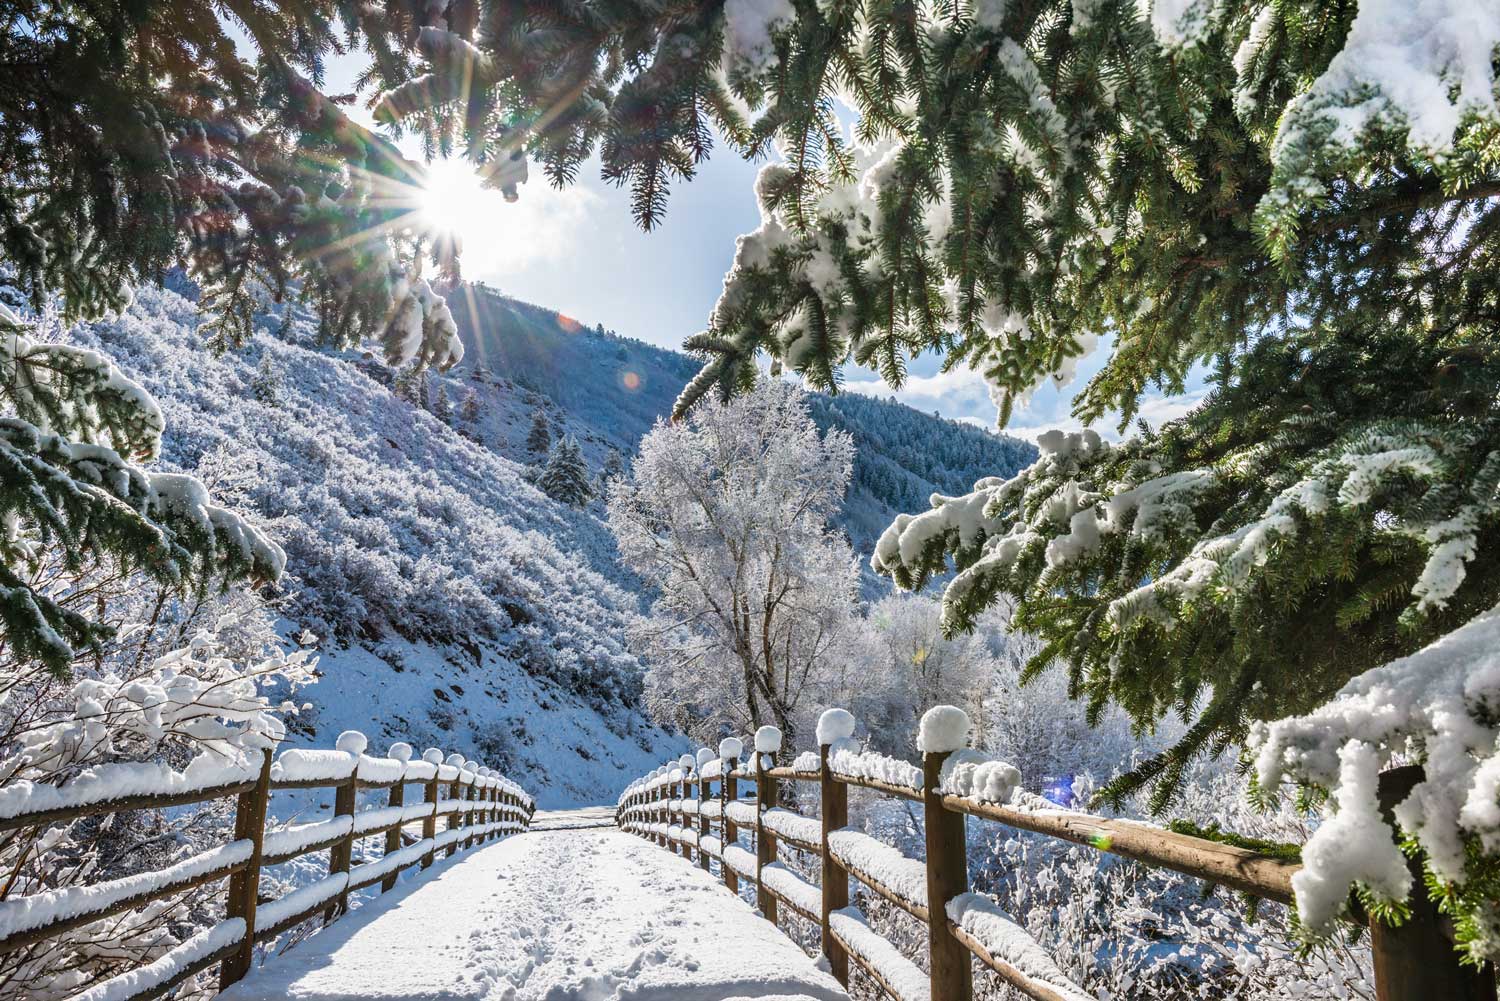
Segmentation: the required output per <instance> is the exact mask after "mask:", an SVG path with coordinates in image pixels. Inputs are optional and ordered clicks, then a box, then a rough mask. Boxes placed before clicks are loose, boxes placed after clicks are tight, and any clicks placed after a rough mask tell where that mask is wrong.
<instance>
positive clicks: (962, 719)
mask: <svg viewBox="0 0 1500 1001" xmlns="http://www.w3.org/2000/svg"><path fill="white" fill-rule="evenodd" d="M968 738H969V714H968V713H966V712H964V711H963V710H962V709H960V708H958V707H957V706H933V707H932V708H931V709H929V710H927V711H926V712H925V713H923V714H922V722H921V725H920V727H919V728H918V730H917V750H919V751H922V752H924V753H927V754H941V753H943V752H945V751H957V750H959V749H960V748H962V747H963V746H964V742H965V741H966V740H968Z"/></svg>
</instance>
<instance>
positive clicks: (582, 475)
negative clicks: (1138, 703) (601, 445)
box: [537, 435, 594, 507]
mask: <svg viewBox="0 0 1500 1001" xmlns="http://www.w3.org/2000/svg"><path fill="white" fill-rule="evenodd" d="M537 485H538V486H539V487H541V489H542V492H543V493H545V494H546V495H547V496H548V497H551V498H552V499H553V500H556V501H561V502H562V503H564V504H571V505H572V506H573V507H583V506H584V505H585V504H587V503H588V502H589V501H591V500H593V498H594V488H593V486H592V485H591V484H590V483H589V467H588V463H586V462H585V461H584V459H583V451H582V450H581V449H580V448H579V447H578V441H577V439H575V438H574V437H573V436H572V435H565V436H563V438H562V439H561V440H560V441H558V443H557V444H556V445H555V446H553V448H552V453H551V454H550V455H548V456H547V465H546V468H544V469H543V470H542V475H541V478H540V479H539V480H538V481H537Z"/></svg>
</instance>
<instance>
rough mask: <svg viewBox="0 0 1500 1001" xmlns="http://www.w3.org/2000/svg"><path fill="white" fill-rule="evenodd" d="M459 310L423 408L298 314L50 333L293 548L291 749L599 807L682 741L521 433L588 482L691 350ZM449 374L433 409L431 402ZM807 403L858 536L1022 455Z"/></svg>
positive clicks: (384, 373)
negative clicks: (255, 320)
mask: <svg viewBox="0 0 1500 1001" xmlns="http://www.w3.org/2000/svg"><path fill="white" fill-rule="evenodd" d="M184 291H186V292H187V293H188V294H189V295H191V292H192V290H191V289H184ZM454 304H455V307H456V308H455V313H456V314H458V315H459V316H461V317H467V320H466V321H465V323H464V324H463V330H464V337H465V339H466V341H467V343H468V347H469V352H470V353H469V357H468V359H467V360H466V362H465V363H464V365H462V366H460V367H459V368H458V369H455V370H454V371H453V372H450V373H449V374H447V375H443V376H438V375H431V376H429V377H428V384H427V391H428V394H429V396H430V397H431V399H432V402H431V403H430V404H429V408H428V409H423V408H422V407H421V406H417V405H413V404H412V403H410V402H408V401H407V400H406V399H403V398H402V397H401V396H400V395H398V394H397V393H396V392H395V391H394V387H395V385H396V382H397V380H396V379H395V377H394V376H393V373H392V372H391V371H390V370H389V369H387V368H386V367H385V366H383V365H382V364H380V363H379V362H377V361H375V360H374V359H373V358H371V357H370V356H367V355H361V354H358V353H351V352H344V353H338V352H330V351H328V350H326V349H324V348H322V347H320V346H319V345H318V344H317V341H316V327H315V324H314V323H313V322H312V321H311V320H310V319H305V318H297V319H294V322H293V323H292V324H291V326H290V328H289V329H287V330H285V331H282V332H279V333H277V334H274V335H273V334H272V333H270V332H269V328H270V327H271V326H279V324H278V323H275V322H274V320H273V321H272V322H269V323H268V324H267V329H263V330H262V331H261V332H260V333H259V334H258V336H257V337H256V338H255V340H254V341H253V342H252V343H251V344H249V345H248V346H247V347H246V348H245V349H244V350H242V351H239V352H231V353H228V354H224V355H216V354H214V353H212V352H211V351H209V350H208V349H207V347H206V346H205V344H204V343H203V340H202V336H201V334H200V333H199V332H198V330H197V324H198V322H199V317H198V314H197V308H196V305H195V304H194V303H193V302H192V301H190V300H189V299H188V298H184V297H183V296H181V295H178V294H177V293H176V292H173V291H168V290H163V289H159V288H153V287H147V288H142V289H141V290H140V291H139V293H138V296H137V299H136V301H135V304H134V305H133V306H132V307H131V308H130V310H129V311H128V313H127V314H125V315H124V316H122V317H120V318H118V319H113V320H108V321H104V322H100V323H95V324H86V325H83V326H80V327H78V328H75V329H74V330H72V331H71V332H68V333H66V334H63V333H62V331H61V330H60V328H58V329H55V330H54V333H56V335H57V336H65V337H67V338H68V339H70V340H72V341H75V342H77V343H79V344H81V345H83V346H87V347H93V348H98V349H100V350H102V351H104V352H106V353H107V354H109V355H110V356H111V357H113V358H114V359H115V360H116V361H117V362H118V363H119V364H120V365H121V367H122V368H123V369H124V370H125V371H127V372H129V373H131V374H132V375H133V376H134V377H136V378H138V379H140V380H141V381H142V382H143V383H144V384H145V386H146V388H147V389H148V390H149V391H150V392H151V393H152V394H153V395H154V396H155V397H156V398H157V400H158V401H159V402H160V404H161V407H162V410H163V413H164V416H165V419H166V425H167V428H168V431H167V434H166V437H165V439H164V443H163V457H162V461H163V464H164V465H165V466H167V467H169V468H170V467H176V468H180V469H183V470H186V471H190V472H195V473H196V474H197V475H199V476H200V477H201V478H202V479H203V480H204V481H205V483H207V484H208V486H209V487H210V489H211V491H212V493H213V495H214V497H215V499H216V500H217V501H218V502H219V503H224V504H227V505H230V506H233V507H236V508H239V509H243V510H245V511H248V512H250V513H251V514H252V515H253V516H255V517H256V518H257V520H258V521H259V522H260V523H261V524H262V525H263V526H264V527H265V528H266V529H267V530H268V531H269V532H270V533H271V535H272V536H273V537H274V538H275V539H276V540H277V541H278V542H279V543H280V544H281V546H282V547H284V548H285V550H286V553H287V578H286V580H284V581H283V585H282V586H283V591H284V594H283V595H282V596H281V599H280V601H281V605H280V612H281V615H282V616H283V619H284V632H285V633H286V635H287V636H288V637H291V636H294V635H300V634H301V633H302V632H303V630H308V631H310V632H311V633H312V634H313V635H315V636H316V637H317V640H316V646H317V648H318V650H319V652H320V655H321V658H322V659H321V665H320V671H321V680H320V681H319V682H318V683H317V684H316V685H314V686H312V687H311V688H310V689H306V690H304V691H303V692H301V693H299V695H298V699H299V701H307V702H309V703H311V709H310V710H308V711H307V712H306V713H305V714H304V715H303V716H302V717H301V718H300V719H298V720H295V721H294V722H293V724H292V725H293V730H294V733H295V734H296V736H297V739H298V740H300V741H305V742H307V743H310V744H319V745H323V746H326V745H329V744H330V743H331V742H332V740H333V738H334V736H335V735H336V734H337V733H338V732H339V731H341V730H343V729H348V728H353V729H358V730H361V731H363V732H365V733H367V734H368V735H369V736H370V738H371V740H372V742H374V744H375V745H376V746H377V747H379V746H381V745H382V744H383V743H387V742H389V741H392V740H396V739H404V740H410V741H412V742H414V743H417V744H418V745H419V746H428V745H431V746H437V747H441V748H444V749H448V750H463V751H465V752H466V753H469V752H472V753H475V754H478V755H479V756H481V757H483V758H484V759H485V760H486V761H490V762H494V763H495V764H496V765H497V766H499V767H502V768H505V769H507V770H509V771H511V772H512V773H514V774H526V775H527V776H528V782H529V787H530V788H531V789H532V790H533V791H534V792H535V793H536V794H537V797H538V800H539V802H540V803H541V804H542V805H543V806H549V807H550V806H558V805H566V804H572V803H585V802H596V801H602V800H603V799H606V798H608V797H609V796H612V795H613V793H614V792H615V791H616V790H617V789H618V788H619V787H620V785H621V784H623V782H624V781H626V780H627V779H628V777H629V776H631V775H634V774H638V773H640V772H641V771H644V770H647V768H648V767H649V764H650V763H651V762H654V761H659V760H660V759H661V758H662V757H664V756H667V755H669V754H672V753H676V752H677V751H678V750H679V744H680V741H679V740H678V739H677V738H676V737H674V736H672V735H669V734H667V733H664V732H663V731H661V730H660V729H658V728H657V727H655V726H653V725H651V724H650V723H649V721H647V720H646V719H645V718H644V716H643V715H642V712H641V708H640V706H641V700H640V694H641V687H642V670H641V665H640V663H639V661H638V660H637V658H636V657H635V656H634V655H632V654H631V653H630V652H629V651H628V650H627V649H626V648H625V645H624V639H623V638H624V636H625V634H626V631H627V627H628V625H629V623H630V622H631V621H632V620H633V619H634V617H635V616H636V615H637V614H638V613H639V611H640V609H641V607H642V606H641V596H640V594H639V593H638V590H637V589H638V587H639V582H637V581H636V580H634V579H633V578H632V577H631V576H630V575H629V574H628V573H626V572H625V571H624V570H622V569H621V568H620V566H619V564H618V561H617V559H616V555H615V547H614V542H613V539H612V537H611V536H610V534H609V531H608V529H607V528H606V527H605V525H604V524H603V522H602V507H601V506H600V505H598V504H594V505H591V506H590V507H588V508H585V509H583V510H579V509H575V508H572V507H569V506H567V505H565V504H559V503H556V502H554V501H553V500H551V499H549V498H548V497H547V496H546V495H545V494H543V493H542V492H540V491H539V490H538V489H536V487H534V486H533V485H532V483H531V482H530V478H529V477H528V469H527V464H528V463H531V462H534V461H535V460H536V456H535V454H534V453H532V452H530V451H529V450H528V448H527V445H526V437H527V433H528V431H529V429H530V426H531V423H532V421H533V419H534V417H535V415H536V413H537V411H538V410H541V411H543V412H545V413H546V414H547V415H548V418H549V421H550V423H551V426H552V428H553V430H554V436H557V435H560V434H563V433H567V434H572V435H574V436H576V437H577V438H578V440H579V441H580V443H581V445H582V449H583V453H584V457H585V459H586V460H587V462H588V463H589V465H590V467H591V470H592V472H594V473H596V474H597V473H598V472H599V471H600V470H601V468H602V467H603V466H604V464H605V462H606V460H607V458H608V456H609V454H610V452H611V451H617V452H619V453H622V454H624V455H628V454H629V453H631V452H632V451H633V450H634V447H635V444H636V442H637V441H638V440H639V437H640V435H641V434H643V433H644V432H645V431H646V430H648V429H649V428H650V426H651V424H652V423H653V422H654V421H655V420H656V419H657V418H658V417H659V416H661V415H663V414H665V413H666V412H667V411H668V409H669V408H670V406H671V403H672V400H673V399H674V398H675V397H676V395H677V392H678V390H679V389H680V388H681V386H682V383H683V382H684V381H685V380H686V379H687V378H688V377H690V375H691V374H692V372H693V371H694V369H695V367H696V363H695V362H693V361H692V360H691V359H689V358H687V357H685V356H683V355H680V354H677V353H675V352H670V351H665V350H662V349H660V348H656V347H652V346H650V345H646V344H643V343H641V342H638V341H631V340H627V339H623V338H619V337H616V336H614V335H611V334H608V333H606V332H603V331H600V330H597V329H588V328H583V327H581V326H579V325H577V324H575V323H572V322H571V321H568V320H567V319H566V318H564V317H560V316H558V315H557V314H556V313H552V312H550V311H548V310H544V309H541V308H539V307H533V306H528V305H526V304H522V303H516V302H514V301H513V300H509V299H504V298H502V297H499V296H496V295H494V294H493V293H490V292H487V291H485V290H483V289H479V290H468V291H467V292H466V291H464V290H460V291H459V292H458V293H457V294H456V295H455V298H454ZM476 322H477V324H478V326H476V325H475V324H476ZM439 390H441V391H442V394H443V396H444V397H445V398H446V400H447V402H448V404H449V408H450V412H449V416H448V418H447V419H446V420H443V419H439V418H438V417H437V416H435V415H434V414H433V413H432V412H430V411H431V410H441V409H442V408H441V407H440V406H439V405H437V404H436V399H437V394H438V392H439ZM471 393H472V397H473V398H472V400H469V404H468V406H465V405H464V404H465V401H466V399H468V398H469V396H470V394H471ZM814 408H815V414H816V416H817V418H818V420H819V422H820V423H821V424H823V425H824V426H831V425H838V426H845V427H851V428H853V429H854V430H855V432H856V434H857V435H858V442H859V447H860V457H859V460H858V464H857V466H856V473H855V482H854V485H853V487H851V491H850V496H849V502H848V503H847V504H846V507H845V512H844V516H843V523H844V526H845V528H846V529H847V530H848V531H849V533H850V535H851V537H852V538H853V539H854V541H855V544H856V545H857V546H861V547H862V548H867V546H868V544H869V542H870V540H871V539H872V537H873V532H875V531H878V529H879V528H881V527H883V525H884V522H885V521H886V520H887V519H888V518H889V516H890V515H892V514H893V513H894V512H895V510H896V509H897V508H898V507H899V506H901V505H907V506H911V505H917V506H920V504H921V503H923V502H924V501H925V496H926V494H927V493H930V492H932V491H934V490H937V491H943V492H953V491H955V490H957V489H959V488H961V487H967V486H968V485H969V484H970V483H972V480H973V479H974V478H976V477H977V476H978V475H981V474H986V473H1006V472H1008V471H1010V470H1011V469H1012V468H1014V466H1015V465H1017V464H1018V463H1020V462H1023V461H1026V460H1027V458H1028V457H1029V446H1025V445H1023V444H1022V443H1019V442H1015V441H1014V440H1011V439H1003V438H1000V437H998V436H995V435H990V434H986V433H984V432H981V431H979V430H977V429H974V428H968V427H964V426H962V425H958V424H955V423H953V422H949V421H942V420H939V419H937V418H933V417H930V416H928V415H925V414H920V413H917V412H916V411H913V410H911V409H909V408H907V407H903V406H901V405H899V404H895V403H892V402H888V401H881V400H870V399H867V398H863V397H853V396H851V397H840V398H837V399H832V398H827V397H818V398H816V399H815V401H814ZM919 440H920V441H921V443H922V447H920V448H914V447H911V444H910V443H913V442H916V441H919Z"/></svg>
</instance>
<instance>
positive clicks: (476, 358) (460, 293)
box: [449, 284, 1036, 551]
mask: <svg viewBox="0 0 1500 1001" xmlns="http://www.w3.org/2000/svg"><path fill="white" fill-rule="evenodd" d="M449 299H450V303H451V304H452V306H453V314H454V317H455V318H456V319H457V321H458V325H459V336H460V337H461V338H462V339H463V342H464V347H465V350H466V354H465V356H464V361H463V363H462V364H461V365H460V366H459V368H458V369H456V370H455V372H454V373H453V374H454V375H457V376H459V377H460V378H465V377H467V378H469V379H472V378H473V376H474V375H475V374H476V373H477V374H478V375H479V377H480V378H479V382H480V383H485V382H487V381H490V379H489V377H490V376H493V377H494V379H495V380H497V381H500V382H503V383H511V384H514V386H516V387H519V388H520V389H521V390H522V391H523V393H522V396H521V401H522V402H525V401H526V400H527V399H530V400H531V401H532V403H533V405H535V406H541V407H543V408H544V409H546V410H547V411H548V412H552V413H555V414H556V416H557V418H558V420H559V422H560V423H561V425H562V426H563V427H564V428H565V429H566V430H567V431H568V432H569V433H572V434H575V435H577V436H578V437H579V438H580V440H582V441H584V443H585V450H586V452H589V453H590V458H591V461H593V462H594V463H595V464H596V465H598V464H600V463H602V462H603V461H604V455H605V453H607V451H608V449H609V448H614V449H617V450H619V451H621V452H623V453H626V454H628V453H630V452H632V451H633V450H634V448H635V445H636V442H638V441H639V440H640V438H641V436H642V435H643V434H645V433H646V431H648V430H649V429H650V427H651V425H652V424H653V423H654V422H655V421H656V420H657V419H658V418H661V417H664V416H666V415H667V413H669V412H670V410H671V407H672V402H673V401H674V400H675V399H676V398H677V394H678V392H679V391H680V390H681V389H682V387H683V385H684V384H685V383H686V382H687V380H689V379H691V378H692V377H693V375H694V374H695V373H696V372H697V371H698V362H697V361H696V360H695V359H693V358H691V357H689V356H687V355H685V354H682V353H681V352H678V351H670V350H667V349H665V348H660V347H656V346H654V345H651V344H647V343H645V342H643V341H638V340H635V339H633V338H629V337H621V336H619V335H617V334H615V333H613V332H611V331H609V330H606V329H604V328H603V327H602V325H595V326H592V327H590V326H586V325H584V324H581V323H579V322H578V321H576V320H573V319H570V318H569V317H566V316H563V315H561V314H559V313H557V312H556V311H555V310H550V309H546V308H544V307H542V306H536V305H532V304H531V303H527V302H522V301H520V300H517V299H512V298H510V297H508V296H505V295H501V294H500V293H498V292H496V291H494V290H493V289H489V288H486V287H485V286H484V285H482V284H471V285H466V286H464V287H462V288H460V289H458V290H457V291H454V292H452V293H450V295H449ZM528 393H529V394H531V395H530V397H527V396H526V395H525V394H528ZM502 395H503V394H502ZM511 398H512V402H513V401H514V399H515V394H511ZM497 402H499V401H497ZM501 405H502V406H509V405H510V404H506V403H503V402H502V403H501ZM812 410H813V417H814V419H815V420H816V421H817V422H818V424H819V426H821V427H824V428H828V427H838V428H843V429H844V430H847V431H849V432H851V433H852V434H853V435H854V441H855V446H856V449H857V455H856V459H855V465H854V480H853V483H852V485H851V487H850V493H849V499H848V503H847V505H846V509H845V513H844V518H843V523H844V528H845V529H846V530H847V531H848V532H849V535H850V538H851V539H853V540H854V543H855V546H856V547H857V548H859V549H861V550H862V551H867V550H868V549H869V547H870V545H871V544H872V543H873V542H874V539H875V538H876V537H877V536H878V535H879V533H880V532H881V531H882V530H883V529H884V528H885V526H886V525H887V524H888V523H889V522H890V520H891V519H892V518H893V517H894V516H895V515H896V514H897V513H899V512H901V511H921V510H925V509H926V507H927V503H928V497H929V496H930V495H931V494H933V493H941V494H956V493H964V492H967V491H968V490H969V489H971V488H972V487H973V485H974V481H975V480H977V479H979V478H981V477H984V476H1003V475H1008V474H1010V473H1013V472H1015V471H1016V470H1017V469H1019V468H1021V467H1022V466H1025V465H1027V464H1029V463H1030V462H1031V461H1032V460H1033V459H1034V458H1035V457H1036V448H1035V447H1034V446H1033V445H1031V444H1030V443H1029V442H1025V441H1021V440H1020V439H1017V438H1011V437H1008V436H1005V435H999V434H994V433H992V432H989V431H985V430H984V429H982V428H978V427H974V426H972V425H969V424H964V423H961V422H958V421H952V420H947V419H945V418H942V417H937V416H935V415H932V414H926V413H922V412H921V411H918V410H914V409H912V408H911V407H908V406H906V405H905V404H902V403H898V402H896V401H895V400H894V399H880V398H875V397H869V396H862V395H860V394H857V393H844V394H840V395H838V396H827V395H825V394H821V393H820V394H814V396H813V406H812ZM523 423H524V422H523V421H522V420H521V419H520V418H518V417H515V416H512V417H511V419H510V420H509V422H508V424H509V433H508V434H506V433H504V432H503V429H498V428H497V429H496V431H497V439H496V440H497V441H498V442H499V443H500V449H501V451H502V453H504V454H508V455H510V456H511V457H512V458H518V457H520V456H521V455H522V454H523V453H524V449H522V448H520V447H519V445H518V443H515V442H511V441H510V439H511V438H515V437H516V436H517V432H518V431H521V430H525V429H526V428H523V427H522V424H523ZM526 427H527V428H529V425H526Z"/></svg>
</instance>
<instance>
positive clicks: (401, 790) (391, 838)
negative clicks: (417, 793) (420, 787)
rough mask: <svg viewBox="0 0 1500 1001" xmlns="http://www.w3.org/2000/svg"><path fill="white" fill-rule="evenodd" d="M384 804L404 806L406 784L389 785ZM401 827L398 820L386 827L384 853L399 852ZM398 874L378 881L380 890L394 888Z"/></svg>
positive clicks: (387, 891)
mask: <svg viewBox="0 0 1500 1001" xmlns="http://www.w3.org/2000/svg"><path fill="white" fill-rule="evenodd" d="M385 805H386V806H388V807H392V806H405V805H406V786H405V785H404V784H402V783H397V784H396V785H393V786H391V792H390V795H388V796H387V797H386V800H385ZM401 827H402V824H401V823H399V822H398V823H396V824H393V825H391V826H390V827H388V828H387V829H386V832H385V853H386V854H387V855H389V854H391V853H392V852H399V851H400V850H401ZM398 875H400V873H395V872H393V873H391V874H390V875H389V876H387V877H386V878H385V879H384V880H382V881H381V883H380V892H381V893H389V892H390V891H391V890H394V889H395V888H396V877H397V876H398Z"/></svg>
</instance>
